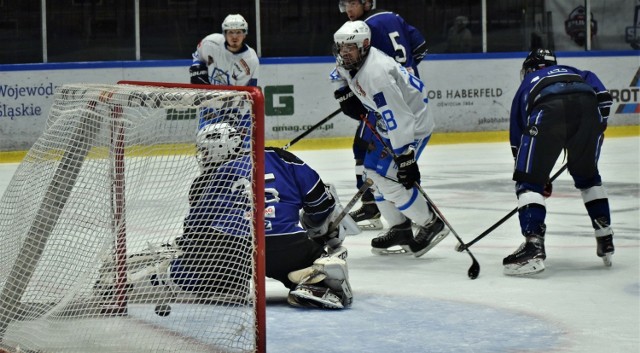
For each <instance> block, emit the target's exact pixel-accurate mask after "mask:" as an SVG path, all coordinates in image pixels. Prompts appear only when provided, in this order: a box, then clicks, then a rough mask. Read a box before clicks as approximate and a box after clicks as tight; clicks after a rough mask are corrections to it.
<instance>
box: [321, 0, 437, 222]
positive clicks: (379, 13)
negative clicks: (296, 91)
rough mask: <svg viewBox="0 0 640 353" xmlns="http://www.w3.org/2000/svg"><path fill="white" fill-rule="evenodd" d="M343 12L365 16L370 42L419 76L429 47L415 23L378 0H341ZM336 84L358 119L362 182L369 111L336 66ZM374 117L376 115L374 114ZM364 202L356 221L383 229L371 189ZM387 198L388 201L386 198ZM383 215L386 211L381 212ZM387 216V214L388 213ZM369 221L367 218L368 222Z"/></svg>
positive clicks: (357, 148)
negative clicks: (365, 116) (379, 4)
mask: <svg viewBox="0 0 640 353" xmlns="http://www.w3.org/2000/svg"><path fill="white" fill-rule="evenodd" d="M338 6H339V9H340V12H342V13H346V14H347V16H348V17H349V20H351V21H355V20H362V21H364V22H365V23H367V25H368V26H369V29H370V30H371V45H372V46H373V47H375V48H378V49H380V50H381V51H382V52H384V53H386V54H387V55H389V56H391V57H392V58H394V60H396V61H397V62H398V63H400V64H401V65H403V66H404V67H406V68H407V69H408V70H409V71H410V72H411V73H413V74H414V75H415V76H416V77H420V75H419V74H418V64H419V63H420V61H422V58H423V57H424V55H425V54H426V51H427V47H426V42H425V40H424V37H423V36H422V34H421V33H420V31H418V30H417V29H416V28H415V27H413V26H411V25H409V24H408V23H407V22H406V21H405V20H404V19H403V18H402V17H401V16H399V15H398V14H395V13H393V12H390V11H383V10H376V2H375V0H339V2H338ZM331 79H332V82H333V83H334V86H335V88H336V91H335V92H334V96H335V98H336V99H337V100H338V102H339V103H340V107H341V108H342V110H343V113H344V114H345V115H347V116H349V117H351V118H353V119H355V120H357V121H358V128H357V129H356V133H355V136H354V140H353V155H354V159H355V162H356V167H355V171H356V185H357V187H358V188H360V187H361V186H362V183H363V180H364V179H363V176H362V174H363V171H364V158H365V154H366V152H367V149H368V148H369V145H370V143H371V140H372V136H371V132H370V131H369V129H367V128H366V126H365V124H364V123H363V122H362V120H361V119H360V115H361V114H367V110H366V109H364V108H363V107H362V104H361V103H360V101H359V100H358V99H357V98H356V97H354V96H353V93H352V92H351V90H350V89H349V87H348V86H347V84H346V83H345V82H344V80H343V79H341V78H340V77H339V75H338V74H337V72H336V71H335V70H334V72H332V74H331ZM371 119H372V121H374V120H375V116H373V114H372V116H371ZM361 201H362V206H361V207H360V208H359V209H358V210H356V211H353V212H351V213H350V215H351V217H352V218H353V219H354V220H355V221H356V222H361V223H360V224H361V227H362V228H363V229H382V222H381V221H380V215H381V213H380V211H381V210H380V209H379V208H378V206H377V205H376V201H377V202H385V201H384V200H375V198H374V196H373V192H372V191H368V192H366V193H365V194H364V195H362V200H361ZM386 202H388V201H386ZM382 216H383V217H384V216H385V214H384V211H383V212H382ZM385 218H386V217H385ZM365 221H366V222H365Z"/></svg>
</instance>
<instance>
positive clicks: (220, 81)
mask: <svg viewBox="0 0 640 353" xmlns="http://www.w3.org/2000/svg"><path fill="white" fill-rule="evenodd" d="M211 84H212V85H229V84H230V83H229V74H228V73H226V72H224V71H222V70H220V69H219V68H217V67H216V68H215V69H213V72H212V73H211Z"/></svg>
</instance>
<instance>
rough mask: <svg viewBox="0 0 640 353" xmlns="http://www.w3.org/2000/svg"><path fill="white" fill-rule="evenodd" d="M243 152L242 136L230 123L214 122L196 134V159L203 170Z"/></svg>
mask: <svg viewBox="0 0 640 353" xmlns="http://www.w3.org/2000/svg"><path fill="white" fill-rule="evenodd" d="M241 152H242V136H241V135H240V133H238V131H237V130H236V129H235V128H233V127H232V126H231V125H229V124H228V123H214V124H209V125H207V126H205V127H204V128H202V129H201V130H200V131H199V132H198V134H197V136H196V160H197V161H198V164H199V165H200V168H201V169H202V170H206V169H209V168H212V167H216V166H219V165H220V164H222V163H225V162H227V161H229V160H232V159H235V158H236V157H237V156H238V155H240V153H241Z"/></svg>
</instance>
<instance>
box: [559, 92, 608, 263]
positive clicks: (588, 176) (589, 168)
mask: <svg viewBox="0 0 640 353" xmlns="http://www.w3.org/2000/svg"><path fill="white" fill-rule="evenodd" d="M574 99H575V100H576V101H577V103H576V105H579V106H580V107H582V108H583V110H582V111H577V112H576V113H575V116H574V117H573V121H574V124H573V125H574V126H575V128H574V130H575V131H574V132H573V135H572V137H571V139H569V143H568V145H567V149H568V150H569V162H568V163H569V172H570V173H571V176H572V177H573V180H574V185H575V187H576V188H577V189H579V190H580V192H581V195H582V200H583V201H584V206H585V208H586V209H587V213H588V214H589V218H590V219H591V225H592V226H593V228H594V233H595V237H596V255H598V256H599V257H601V258H602V260H603V262H604V264H605V265H606V266H611V256H612V255H613V253H614V250H615V249H614V246H613V229H612V228H611V212H610V209H609V198H608V196H607V192H606V190H605V188H604V186H602V178H601V176H600V172H599V171H598V158H599V156H600V149H601V147H602V142H603V139H604V135H603V132H604V127H603V126H602V125H601V124H600V118H599V116H598V114H597V100H596V98H594V97H593V96H592V95H587V94H578V95H575V97H574Z"/></svg>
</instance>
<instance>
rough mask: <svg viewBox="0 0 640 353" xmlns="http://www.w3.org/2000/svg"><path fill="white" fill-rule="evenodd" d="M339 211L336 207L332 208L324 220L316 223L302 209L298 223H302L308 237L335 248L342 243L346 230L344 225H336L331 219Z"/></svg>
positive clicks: (334, 217)
mask: <svg viewBox="0 0 640 353" xmlns="http://www.w3.org/2000/svg"><path fill="white" fill-rule="evenodd" d="M339 213H340V212H339V211H337V208H334V209H333V212H332V213H331V215H329V217H327V219H325V220H324V222H322V223H321V224H317V223H315V222H313V221H312V220H311V219H310V218H309V216H308V215H307V214H306V213H305V212H304V211H302V214H301V216H300V223H302V226H303V227H304V229H306V231H307V235H308V236H309V238H311V239H313V240H316V241H320V242H323V243H325V244H326V245H327V246H329V247H330V248H331V249H336V248H338V247H340V245H342V242H343V241H344V238H345V236H346V234H347V230H346V228H345V226H344V225H342V224H338V225H337V227H336V226H334V224H333V220H334V219H336V217H338V214H339Z"/></svg>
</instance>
